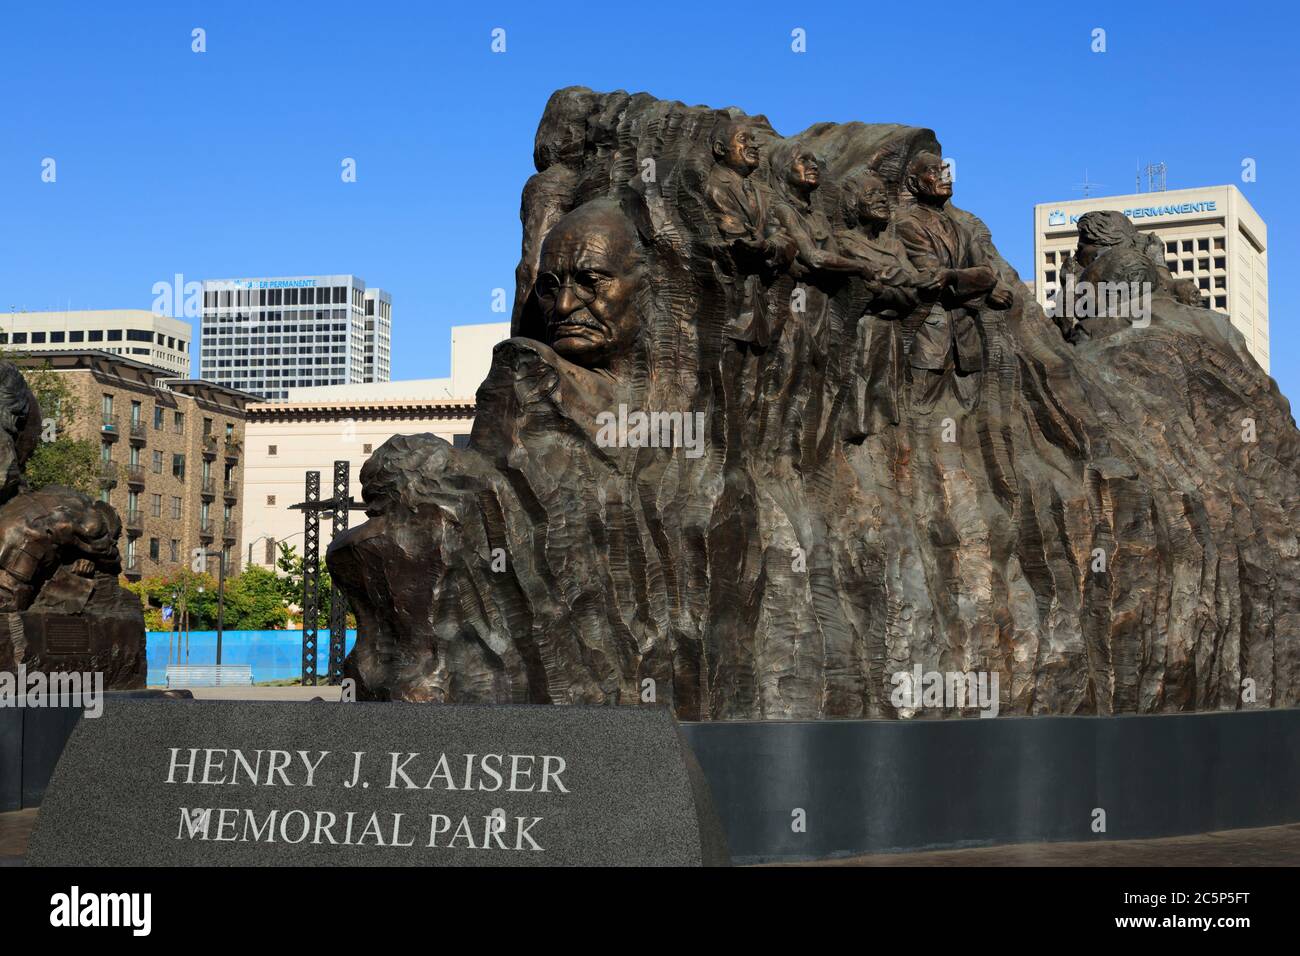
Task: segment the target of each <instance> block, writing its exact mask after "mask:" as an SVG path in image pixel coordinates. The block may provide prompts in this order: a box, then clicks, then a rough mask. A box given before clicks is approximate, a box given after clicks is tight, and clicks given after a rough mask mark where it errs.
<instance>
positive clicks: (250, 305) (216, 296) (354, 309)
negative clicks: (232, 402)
mask: <svg viewBox="0 0 1300 956" xmlns="http://www.w3.org/2000/svg"><path fill="white" fill-rule="evenodd" d="M392 308H393V303H392V297H391V296H390V295H389V294H388V293H387V292H385V291H383V290H382V289H367V288H366V283H365V281H364V280H363V279H360V278H358V277H357V276H352V275H328V276H287V277H279V278H257V279H208V280H206V281H204V283H203V307H202V318H201V324H200V337H199V374H200V375H201V376H202V377H203V378H204V379H205V380H207V381H212V382H216V383H217V384H220V385H225V386H227V387H230V388H234V389H237V390H239V391H245V392H251V393H252V394H254V395H257V396H258V397H259V398H263V399H284V398H287V397H288V390H289V389H291V388H299V387H306V386H325V385H347V384H352V383H373V382H386V381H388V379H389V375H390V368H391V350H392Z"/></svg>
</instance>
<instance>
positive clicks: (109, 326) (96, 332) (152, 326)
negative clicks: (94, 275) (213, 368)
mask: <svg viewBox="0 0 1300 956" xmlns="http://www.w3.org/2000/svg"><path fill="white" fill-rule="evenodd" d="M0 325H3V328H0V348H3V349H4V350H5V351H9V352H26V351H52V350H61V349H69V350H72V351H84V350H86V349H96V350H97V351H101V352H108V353H109V354H110V355H120V356H122V357H123V358H129V359H132V360H134V361H136V362H143V363H144V364H145V365H153V366H156V367H157V368H160V369H163V370H164V371H166V372H169V373H171V374H172V375H176V376H179V377H180V378H189V375H190V335H191V330H190V324H189V323H188V322H185V321H183V320H181V319H173V318H171V317H170V316H166V315H158V314H156V313H154V312H150V311H148V310H147V309H94V310H82V311H74V312H11V313H9V314H8V315H7V316H5V317H4V321H3V323H0Z"/></svg>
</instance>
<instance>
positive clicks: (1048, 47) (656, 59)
mask: <svg viewBox="0 0 1300 956" xmlns="http://www.w3.org/2000/svg"><path fill="white" fill-rule="evenodd" d="M1298 20H1300V17H1297V15H1296V14H1295V13H1294V12H1293V9H1292V8H1290V7H1289V6H1285V5H1282V4H1277V5H1272V4H1262V3H1260V4H1255V3H1234V4H1223V3H1213V4H1211V3H1201V2H1181V3H1178V4H1163V5H1153V4H1145V3H1138V4H1133V3H1114V4H1111V3H1088V4H1076V5H1071V4H1063V3H1052V4H1038V5H1030V4H1024V3H1005V4H999V3H980V4H973V3H944V2H940V3H930V4H925V5H912V4H903V3H894V4H876V3H867V2H854V3H820V4H808V5H792V4H788V3H756V4H751V5H740V4H730V3H728V4H706V3H700V2H694V3H673V2H651V3H637V2H628V3H619V4H598V5H595V4H576V3H575V4H561V3H547V4H545V5H542V4H522V3H520V4H489V3H479V4H470V5H464V6H462V5H459V4H457V5H455V6H454V7H453V6H449V5H444V4H441V3H431V2H427V0H426V2H421V3H370V4H356V3H334V2H328V0H318V2H313V3H310V4H308V3H301V4H299V3H265V2H264V3H251V2H229V3H211V2H197V0H172V2H167V3H161V2H160V3H151V2H136V3H128V4H92V3H89V2H83V3H60V2H54V0H43V2H40V3H34V2H26V3H18V2H14V3H7V4H5V5H4V6H3V8H0V89H3V90H4V96H3V99H2V100H0V309H4V310H6V311H7V310H8V309H9V308H10V306H16V307H17V308H20V309H22V308H26V309H29V310H35V309H48V308H67V307H69V306H71V307H73V308H149V306H150V304H151V302H152V300H153V295H152V293H151V288H152V286H153V284H154V283H155V282H158V281H160V280H170V279H171V277H172V276H173V275H174V274H176V273H182V274H183V275H184V276H185V277H186V279H187V280H198V279H202V278H205V277H209V278H210V277H227V276H240V275H294V274H326V273H355V274H356V275H359V276H361V277H363V278H364V279H365V280H366V282H367V283H368V284H370V285H372V286H381V287H383V288H385V289H387V290H389V291H390V292H391V293H392V295H393V316H394V342H393V377H394V378H418V377H432V376H437V375H444V374H446V373H447V362H448V354H447V353H448V339H449V336H448V329H449V328H450V326H452V325H457V324H463V323H470V322H488V321H500V320H501V319H502V316H501V315H499V314H498V313H494V312H493V311H492V310H491V304H492V290H493V289H495V288H498V287H503V288H505V289H507V290H512V289H513V270H514V266H515V263H516V261H517V259H518V255H519V239H520V235H519V218H518V216H519V195H520V189H521V187H522V186H523V184H524V181H525V180H526V179H527V177H528V176H529V175H530V174H531V173H532V172H533V169H532V143H533V134H534V131H535V129H536V124H537V120H538V118H539V116H540V115H541V111H542V108H543V106H544V105H545V103H546V100H547V97H548V96H549V95H550V93H551V92H552V91H553V90H555V89H557V88H559V87H563V86H568V85H573V84H581V85H585V86H589V87H592V88H594V89H597V90H612V89H626V90H629V91H647V92H650V93H653V94H654V95H656V96H660V97H665V98H672V99H680V100H684V101H686V102H688V103H692V104H697V103H698V104H707V105H711V106H718V107H721V106H728V105H735V106H739V107H741V108H742V109H744V110H746V111H748V112H751V113H763V114H765V115H766V116H767V117H768V119H769V120H770V121H771V122H772V124H773V126H774V127H775V128H776V129H777V130H778V131H780V132H782V133H786V134H789V133H794V132H798V131H799V130H801V129H803V128H805V127H806V126H808V125H810V124H812V123H814V122H818V121H824V120H831V121H844V120H855V119H856V120H863V121H867V122H873V121H875V122H900V123H909V124H914V125H919V126H929V127H931V128H933V129H935V130H936V131H937V132H938V134H939V138H940V140H941V142H942V143H943V144H944V150H945V153H947V154H948V155H950V156H953V157H955V158H957V160H958V177H959V178H958V182H957V202H958V203H959V204H960V205H962V206H964V207H966V208H968V209H970V210H972V211H974V212H975V213H977V214H978V215H980V216H982V217H983V218H984V220H985V221H986V222H987V223H988V224H989V226H990V228H991V229H992V231H993V238H994V240H995V242H997V244H998V246H999V248H1000V249H1001V250H1002V252H1003V254H1004V255H1005V256H1006V257H1007V258H1008V259H1009V260H1010V261H1011V263H1012V264H1013V265H1014V266H1015V267H1016V268H1017V269H1019V270H1020V271H1021V273H1022V274H1024V275H1028V274H1029V273H1030V260H1031V256H1032V229H1031V225H1032V223H1031V215H1032V208H1033V205H1034V204H1035V203H1036V202H1046V201H1050V200H1056V199H1067V198H1073V197H1077V196H1079V195H1081V193H1080V191H1079V190H1078V189H1077V188H1076V186H1077V184H1078V183H1080V182H1082V181H1083V179H1084V174H1085V170H1086V173H1087V176H1088V178H1089V179H1090V180H1092V181H1094V182H1097V183H1101V184H1104V187H1105V188H1101V189H1097V190H1095V191H1094V194H1098V193H1102V194H1104V193H1128V192H1132V191H1133V186H1134V173H1135V170H1136V168H1137V166H1138V164H1139V162H1140V163H1143V164H1145V163H1147V162H1153V161H1158V160H1163V161H1164V162H1165V163H1167V164H1168V167H1169V177H1168V185H1169V188H1171V189H1172V188H1181V187H1188V186H1206V185H1217V184H1220V183H1229V182H1231V183H1236V184H1237V185H1238V186H1239V187H1240V188H1241V189H1242V190H1243V192H1244V193H1245V195H1246V197H1247V198H1248V199H1249V201H1250V202H1251V203H1252V204H1253V205H1254V206H1255V208H1256V209H1257V210H1258V211H1259V213H1260V214H1261V215H1262V216H1263V217H1264V220H1265V222H1266V223H1267V224H1268V229H1269V245H1270V249H1269V258H1270V264H1271V268H1270V284H1271V290H1270V291H1271V300H1270V312H1271V335H1272V365H1273V374H1274V376H1275V377H1276V378H1277V379H1278V381H1279V384H1280V385H1281V386H1282V390H1283V392H1284V393H1286V394H1288V395H1300V361H1297V359H1298V358H1300V336H1298V335H1297V333H1296V331H1295V328H1294V324H1293V323H1292V322H1290V317H1291V316H1292V315H1294V314H1296V311H1297V309H1296V305H1297V298H1298V297H1300V291H1298V290H1297V289H1296V287H1295V286H1294V285H1293V284H1290V283H1289V282H1288V273H1289V268H1288V263H1290V262H1293V261H1295V260H1296V259H1297V255H1298V254H1300V237H1298V230H1297V200H1296V198H1295V195H1294V192H1293V190H1292V188H1291V187H1292V184H1291V182H1290V179H1289V175H1288V173H1289V169H1288V168H1287V166H1286V163H1287V162H1288V161H1290V160H1291V159H1292V158H1293V157H1296V156H1298V155H1300V133H1298V132H1297V127H1296V123H1295V120H1294V116H1295V113H1296V102H1295V101H1296V97H1297V94H1298V93H1300V83H1297V75H1298V73H1300V68H1298V67H1297V54H1296V51H1295V41H1294V37H1293V30H1294V28H1295V25H1296V23H1297V21H1298ZM195 27H201V28H203V29H204V30H206V33H207V52H206V53H202V54H196V53H194V52H192V51H191V49H190V47H191V30H192V29H193V28H195ZM496 27H501V28H504V29H505V30H506V52H505V53H504V54H494V53H492V52H491V49H490V43H491V31H492V30H493V28H496ZM796 27H799V28H803V29H804V30H805V31H806V34H807V52H806V53H803V54H796V53H793V52H792V51H791V49H790V33H791V30H793V29H794V28H796ZM1097 27H1100V28H1103V29H1105V30H1106V39H1107V51H1106V52H1105V53H1102V54H1097V53H1093V52H1091V49H1090V44H1091V32H1092V30H1093V29H1094V28H1097ZM45 157H53V158H54V159H55V160H56V162H57V164H58V165H57V174H58V178H57V181H56V182H55V183H52V184H51V183H43V182H41V175H40V174H41V161H42V159H43V158H45ZM344 157H352V158H354V159H355V160H356V163H357V182H356V183H352V184H345V183H343V182H342V181H341V179H340V175H339V174H340V163H341V161H342V160H343V158H344ZM1247 157H1249V158H1253V159H1255V160H1256V163H1257V169H1258V178H1257V181H1256V182H1253V183H1242V182H1241V181H1240V175H1241V162H1242V160H1243V159H1244V158H1247ZM196 368H197V363H196Z"/></svg>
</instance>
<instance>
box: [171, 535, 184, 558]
mask: <svg viewBox="0 0 1300 956" xmlns="http://www.w3.org/2000/svg"><path fill="white" fill-rule="evenodd" d="M168 550H169V552H170V554H171V559H172V560H173V561H179V560H180V559H181V543H180V541H179V540H178V539H176V538H172V541H171V547H170V548H169V549H168Z"/></svg>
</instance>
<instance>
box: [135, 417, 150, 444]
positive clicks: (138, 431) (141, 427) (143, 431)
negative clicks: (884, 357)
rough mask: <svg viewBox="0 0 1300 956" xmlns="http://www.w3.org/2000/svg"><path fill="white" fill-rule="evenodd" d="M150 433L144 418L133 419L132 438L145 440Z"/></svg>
mask: <svg viewBox="0 0 1300 956" xmlns="http://www.w3.org/2000/svg"><path fill="white" fill-rule="evenodd" d="M148 433H149V431H148V428H147V427H146V425H145V422H144V419H143V418H133V419H131V440H132V441H136V442H143V441H144V439H145V436H146V435H147V434H148Z"/></svg>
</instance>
